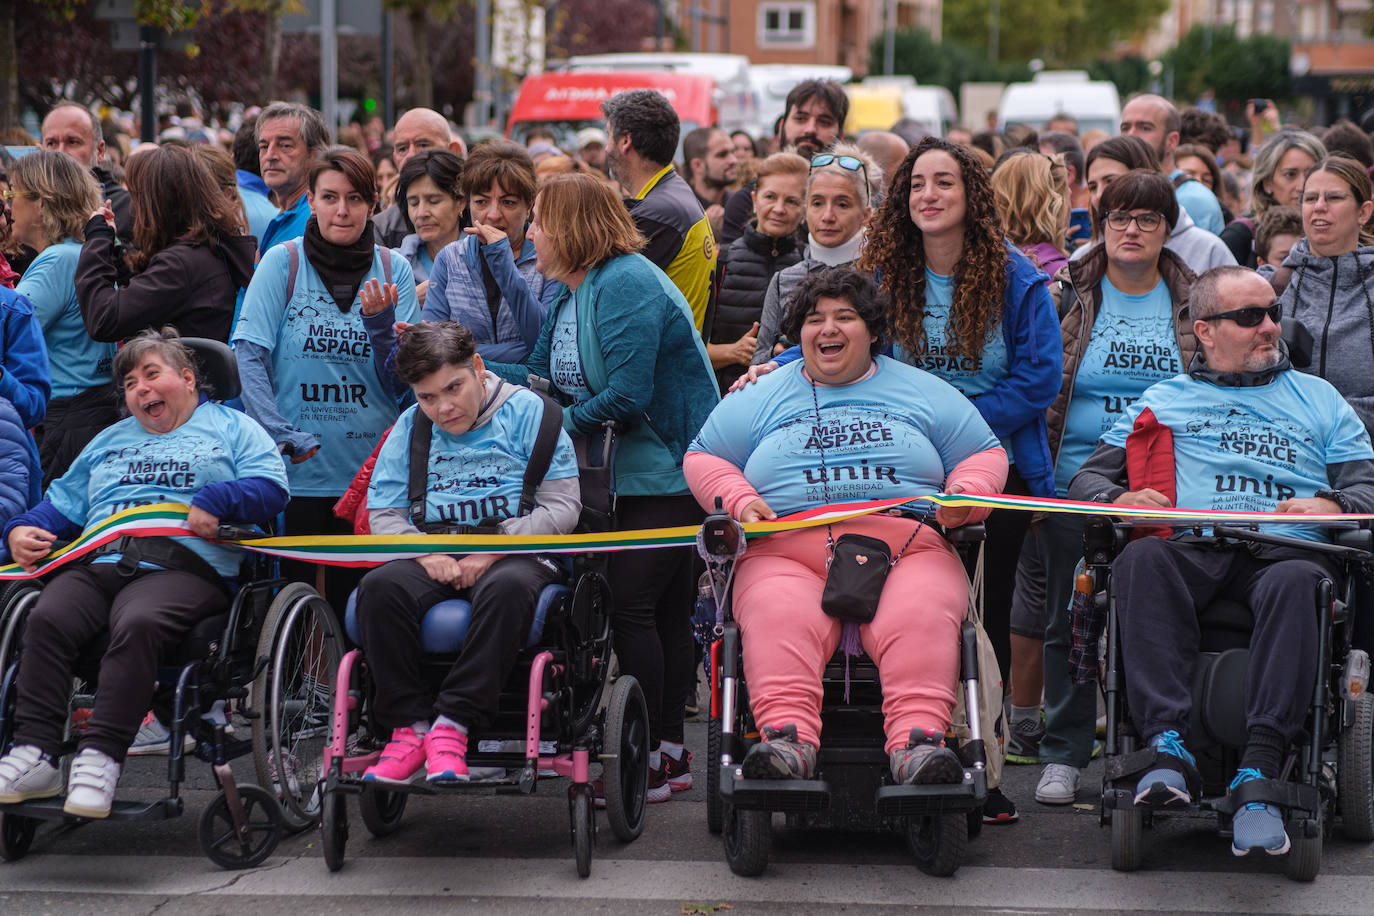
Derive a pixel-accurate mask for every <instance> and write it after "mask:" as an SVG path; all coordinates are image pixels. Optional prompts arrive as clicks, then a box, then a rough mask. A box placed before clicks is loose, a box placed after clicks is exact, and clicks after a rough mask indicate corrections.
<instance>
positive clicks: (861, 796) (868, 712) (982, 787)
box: [698, 500, 1001, 876]
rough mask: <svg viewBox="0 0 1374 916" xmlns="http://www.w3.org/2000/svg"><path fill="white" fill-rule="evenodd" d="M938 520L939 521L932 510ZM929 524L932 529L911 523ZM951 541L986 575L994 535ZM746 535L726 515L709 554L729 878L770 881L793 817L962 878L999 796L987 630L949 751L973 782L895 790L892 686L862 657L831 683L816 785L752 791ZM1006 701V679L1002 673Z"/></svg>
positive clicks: (708, 543) (714, 715)
mask: <svg viewBox="0 0 1374 916" xmlns="http://www.w3.org/2000/svg"><path fill="white" fill-rule="evenodd" d="M932 511H933V510H932ZM912 515H913V517H918V518H920V519H922V520H923V521H925V522H927V523H928V524H933V517H932V516H931V515H929V514H927V513H925V512H924V511H922V510H916V511H914V512H913V513H912ZM945 536H946V538H947V539H948V540H949V541H950V542H951V543H952V544H953V545H954V546H955V547H956V549H957V550H958V551H959V553H960V555H961V557H962V558H963V559H964V561H965V565H966V567H968V566H972V565H976V557H977V555H978V554H979V552H980V551H981V547H982V540H983V538H984V529H983V526H982V525H981V524H971V525H965V526H962V527H959V528H954V529H949V530H948V531H946V532H945ZM743 542H744V530H743V528H742V527H741V526H740V525H739V523H738V522H736V521H734V520H733V519H731V518H730V516H729V515H728V514H726V513H724V512H723V511H722V510H721V507H720V502H719V500H717V505H716V511H715V512H714V513H713V514H712V515H710V516H709V517H708V518H707V519H706V522H705V523H704V524H703V526H702V529H701V535H700V536H699V538H698V549H699V550H700V552H701V553H702V556H703V558H704V559H705V560H706V564H707V568H708V573H710V574H711V575H712V578H713V583H714V585H715V586H716V594H717V601H718V602H719V605H720V608H721V611H720V614H719V616H718V620H719V624H718V625H717V627H716V631H715V638H714V640H713V641H712V642H711V645H710V662H709V663H710V672H711V681H710V683H711V708H710V719H709V723H708V731H707V755H706V756H707V766H706V814H707V828H708V829H709V830H710V831H711V832H712V833H719V834H723V840H724V849H725V859H726V862H727V863H728V864H729V866H730V870H731V871H733V872H734V873H735V874H738V875H743V876H754V875H759V874H762V873H763V871H764V870H765V869H766V868H767V865H768V859H769V855H770V852H771V846H772V830H773V826H772V824H773V813H774V812H782V813H783V814H784V815H785V817H786V824H787V826H789V827H805V828H822V829H832V830H895V831H897V832H899V833H902V834H903V835H905V837H906V839H907V843H908V845H909V847H910V849H911V852H912V854H913V856H914V857H915V860H916V865H917V867H918V868H920V869H921V870H922V871H923V872H925V873H927V874H930V875H935V876H948V875H952V874H954V872H955V871H956V870H957V869H958V868H959V865H960V864H961V862H962V860H963V857H964V853H965V850H966V847H967V843H968V839H969V837H970V836H976V835H977V834H978V832H980V831H981V829H982V814H981V812H982V806H983V803H984V801H986V799H987V791H988V780H989V776H990V774H989V772H988V766H989V761H988V756H987V750H986V747H985V741H992V742H994V743H995V742H996V738H995V737H993V736H984V734H983V730H982V727H981V726H980V721H979V715H978V710H979V708H980V700H981V696H982V695H981V687H980V681H979V653H978V647H977V628H976V626H975V623H974V621H973V620H972V619H965V620H964V621H963V623H962V624H961V631H960V654H959V658H960V675H959V678H960V687H961V690H962V693H960V692H959V691H956V694H959V699H960V701H961V705H962V706H963V707H964V709H966V710H972V712H971V713H969V714H967V715H966V716H965V717H964V719H965V720H966V724H965V722H961V721H959V720H960V718H961V714H960V711H959V709H958V708H956V709H955V713H954V716H955V720H956V721H955V727H954V729H953V732H954V733H953V734H947V736H946V743H947V745H948V746H950V747H952V748H954V749H955V751H956V753H957V754H958V755H959V757H960V760H961V762H962V763H963V764H964V774H963V780H962V782H960V783H958V784H950V785H895V784H893V783H892V779H891V775H890V773H889V761H888V755H887V753H886V751H885V750H884V743H885V733H884V728H883V713H882V702H883V697H882V685H881V683H880V682H879V677H878V669H877V665H876V664H875V663H874V662H873V661H872V660H871V659H870V658H869V657H868V656H867V654H864V653H860V654H859V655H858V656H857V657H849V658H846V656H845V655H844V653H843V650H842V649H841V650H837V651H836V653H835V655H834V656H833V657H832V658H831V660H830V661H829V663H828V664H827V665H826V668H825V671H824V673H823V675H822V679H821V682H822V687H823V690H824V698H823V700H822V704H821V741H820V748H819V751H818V754H817V761H816V773H815V778H814V779H809V780H797V779H777V780H774V779H748V778H745V777H744V775H743V769H742V767H741V766H740V763H741V761H742V760H743V759H744V756H745V754H746V753H748V750H749V748H750V747H751V746H752V745H753V744H755V743H757V742H758V740H759V728H758V726H757V724H756V723H755V722H754V720H753V716H752V714H751V711H750V705H749V694H748V685H747V684H746V683H745V680H744V676H743V669H744V665H743V655H742V651H741V644H740V629H739V626H738V625H737V624H736V623H735V622H734V620H733V617H732V613H731V608H730V588H729V584H730V580H731V577H732V573H733V564H734V563H735V562H736V560H737V558H738V557H739V556H742V555H743V554H742V545H743ZM993 676H994V682H993V683H994V684H995V685H996V690H997V693H998V694H999V700H1000V693H1001V685H1000V678H999V677H997V675H996V672H994V673H993Z"/></svg>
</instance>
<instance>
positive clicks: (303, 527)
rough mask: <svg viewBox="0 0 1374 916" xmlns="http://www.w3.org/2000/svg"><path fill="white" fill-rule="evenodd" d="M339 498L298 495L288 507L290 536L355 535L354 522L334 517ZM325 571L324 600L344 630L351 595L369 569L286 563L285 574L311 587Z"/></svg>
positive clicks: (284, 562) (283, 571) (287, 528)
mask: <svg viewBox="0 0 1374 916" xmlns="http://www.w3.org/2000/svg"><path fill="white" fill-rule="evenodd" d="M336 502H338V499H337V498H336V497H333V496H294V497H292V498H291V502H289V503H288V504H287V506H286V513H285V514H286V532H285V533H286V534H288V535H290V536H293V537H295V536H297V535H305V534H352V533H353V523H352V522H347V521H344V520H343V519H341V518H339V517H338V516H336V515H335V514H334V504H335V503H336ZM321 569H323V570H324V592H323V597H324V600H325V601H327V602H329V606H330V607H331V608H333V610H334V619H335V620H337V621H338V622H339V629H340V631H341V632H342V630H343V613H344V608H345V607H347V606H348V596H349V595H350V594H351V593H352V591H353V589H355V588H357V587H358V583H359V582H361V581H362V579H363V576H364V574H366V573H367V570H366V569H353V568H350V567H347V566H320V565H317V564H315V563H307V562H304V561H302V560H282V561H281V574H282V575H283V576H285V577H286V578H288V579H291V580H292V581H294V582H304V583H306V584H307V585H309V586H310V587H311V588H314V587H315V585H316V581H317V577H318V576H319V571H320V570H321Z"/></svg>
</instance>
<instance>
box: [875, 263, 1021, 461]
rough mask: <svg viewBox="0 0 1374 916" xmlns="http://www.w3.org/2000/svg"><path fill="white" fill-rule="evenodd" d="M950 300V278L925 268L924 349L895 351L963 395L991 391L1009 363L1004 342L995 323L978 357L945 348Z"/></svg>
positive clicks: (952, 289)
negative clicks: (916, 352) (915, 352)
mask: <svg viewBox="0 0 1374 916" xmlns="http://www.w3.org/2000/svg"><path fill="white" fill-rule="evenodd" d="M953 304H954V278H953V277H947V276H945V275H943V274H937V273H935V272H934V271H933V270H931V269H930V268H929V267H927V268H926V312H925V318H924V320H923V321H922V325H923V327H924V328H925V332H926V352H925V355H924V356H913V355H912V354H910V353H908V352H906V351H905V350H904V349H902V348H901V347H898V348H896V350H895V352H896V355H897V357H898V358H899V359H901V360H902V362H905V363H908V364H910V365H912V366H915V367H916V368H917V369H924V370H925V371H927V372H929V373H930V374H931V375H934V376H936V377H937V378H942V379H944V380H945V381H947V382H949V383H950V384H951V385H953V386H954V387H955V388H956V389H958V391H959V393H960V394H962V395H963V396H964V397H966V398H970V399H972V398H976V397H978V395H980V394H986V393H987V392H988V391H991V390H992V388H993V386H995V385H996V384H997V383H998V382H1000V381H1002V380H1003V379H1005V378H1006V377H1007V374H1008V373H1009V372H1010V371H1011V363H1010V361H1009V360H1008V358H1007V342H1006V339H1005V336H1004V335H1003V334H1002V325H1001V324H1000V323H999V324H998V325H997V326H996V327H995V328H993V329H992V333H991V336H990V337H989V338H988V341H987V343H986V344H985V345H984V347H983V354H982V358H981V359H972V358H970V357H967V356H956V355H955V354H953V353H950V352H948V351H947V350H946V346H947V341H948V333H947V332H948V329H949V312H950V308H951V307H952V306H953ZM1002 445H1003V447H1004V448H1006V450H1007V457H1008V458H1010V457H1011V445H1010V443H1009V442H1006V441H1004V442H1003V443H1002Z"/></svg>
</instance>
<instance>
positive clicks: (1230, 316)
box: [1202, 302, 1283, 328]
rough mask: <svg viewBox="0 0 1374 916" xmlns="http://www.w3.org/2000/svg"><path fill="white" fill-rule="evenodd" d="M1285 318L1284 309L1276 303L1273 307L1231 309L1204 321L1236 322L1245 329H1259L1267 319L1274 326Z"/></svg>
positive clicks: (1258, 306)
mask: <svg viewBox="0 0 1374 916" xmlns="http://www.w3.org/2000/svg"><path fill="white" fill-rule="evenodd" d="M1282 316H1283V309H1282V307H1281V306H1280V305H1279V304H1278V303H1277V302H1275V303H1274V304H1273V305H1247V306H1246V307H1245V308H1241V309H1231V311H1229V312H1217V313H1216V314H1215V315H1208V316H1207V317H1206V318H1204V319H1202V320H1203V321H1221V320H1222V319H1223V318H1224V319H1226V320H1227V321H1234V322H1235V323H1236V324H1238V325H1240V326H1241V327H1243V328H1257V327H1259V326H1260V325H1261V324H1264V319H1265V318H1266V317H1267V318H1268V319H1269V320H1270V321H1272V322H1274V324H1278V323H1279V318H1281V317H1282Z"/></svg>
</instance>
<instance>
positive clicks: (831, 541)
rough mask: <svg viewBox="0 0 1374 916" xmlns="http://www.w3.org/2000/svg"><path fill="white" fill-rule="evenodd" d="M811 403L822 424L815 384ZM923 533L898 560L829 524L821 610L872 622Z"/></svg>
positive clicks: (824, 480)
mask: <svg viewBox="0 0 1374 916" xmlns="http://www.w3.org/2000/svg"><path fill="white" fill-rule="evenodd" d="M811 400H812V403H813V404H814V405H815V408H816V424H817V425H820V424H821V423H822V422H823V421H822V420H821V404H820V399H819V398H818V397H817V396H816V383H815V382H814V381H812V382H811ZM819 443H820V440H819V439H818V440H817V448H818V450H819V451H820V455H821V486H823V487H824V488H825V501H826V503H829V502H830V471H829V469H828V468H827V467H826V465H825V446H823V445H820V444H819ZM920 531H921V523H920V522H919V521H918V522H917V523H916V530H915V531H913V532H911V537H909V538H907V541H906V543H905V544H903V545H902V549H901V550H899V551H897V555H896V556H895V557H894V556H893V555H892V553H891V551H890V550H889V548H888V546H887V543H886V542H885V541H881V540H879V539H878V538H875V537H869V536H868V535H866V534H852V533H851V534H842V535H840V536H839V537H838V538H836V537H835V536H834V532H833V531H832V530H831V527H830V526H829V525H826V526H825V541H826V548H827V549H828V550H829V553H830V557H829V559H828V560H827V561H826V574H825V589H824V590H823V591H822V592H821V610H823V611H825V613H827V614H829V615H830V616H831V617H834V618H835V619H836V620H842V621H845V622H846V623H858V624H864V623H872V622H873V618H874V617H876V616H877V615H878V600H879V599H880V598H882V595H883V586H884V585H885V584H886V583H887V574H888V572H889V571H890V570H891V569H892V567H894V566H896V565H897V561H898V560H900V559H901V558H902V554H904V553H906V549H907V548H908V547H910V546H911V542H912V541H914V540H916V535H917V534H919V533H920Z"/></svg>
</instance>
